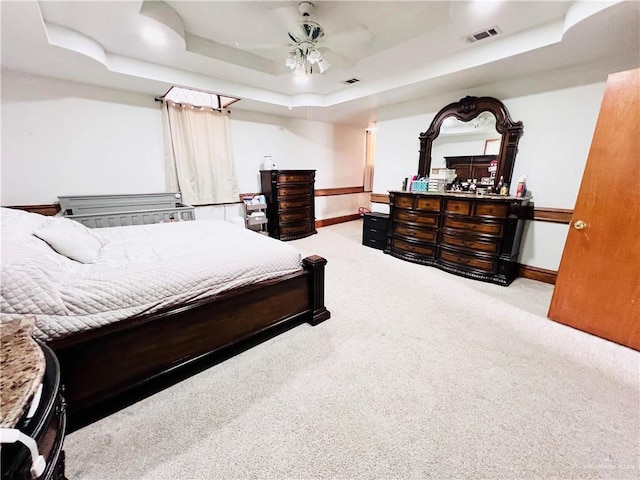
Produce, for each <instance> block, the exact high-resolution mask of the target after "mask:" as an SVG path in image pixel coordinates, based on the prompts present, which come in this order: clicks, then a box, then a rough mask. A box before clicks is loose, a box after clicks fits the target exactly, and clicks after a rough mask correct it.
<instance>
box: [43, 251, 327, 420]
mask: <svg viewBox="0 0 640 480" xmlns="http://www.w3.org/2000/svg"><path fill="white" fill-rule="evenodd" d="M326 263H327V261H326V260H325V259H324V258H322V257H319V256H317V255H313V256H310V257H307V258H305V259H304V260H303V270H301V271H299V272H295V273H293V274H289V275H286V276H283V277H280V278H278V279H273V280H268V281H266V282H261V283H259V284H255V285H249V286H247V287H242V288H239V289H236V290H232V291H229V292H225V293H223V294H220V295H218V296H217V297H215V298H213V299H207V300H201V301H197V302H192V303H189V304H185V305H181V306H178V307H174V308H172V309H168V310H165V311H161V312H157V313H154V314H152V315H143V316H139V317H133V318H129V319H127V320H123V321H120V322H116V323H114V324H110V325H106V326H104V327H100V328H98V329H96V330H93V331H88V332H82V333H79V334H76V335H72V336H68V337H63V338H61V339H55V340H52V341H51V342H49V345H50V346H51V348H52V349H53V350H54V351H55V353H56V355H57V357H58V360H59V361H60V366H61V375H62V381H63V383H64V386H65V397H66V400H67V404H68V412H69V413H68V415H69V423H70V427H71V429H77V428H79V427H80V426H83V425H85V424H87V423H90V422H91V421H93V420H95V419H97V418H101V417H102V416H104V413H105V412H106V413H109V412H112V411H114V408H113V405H115V404H117V405H118V407H119V408H121V407H123V406H126V404H127V403H132V402H133V401H135V398H134V399H132V400H131V401H127V402H125V404H121V402H120V401H118V399H122V398H124V397H128V396H130V395H131V393H132V392H133V391H141V392H142V393H141V394H140V397H141V398H143V397H144V396H146V395H148V393H147V394H146V395H145V394H144V388H143V387H144V386H145V385H149V386H151V384H153V383H158V381H160V380H161V379H162V377H166V376H169V374H171V376H175V375H176V374H178V377H179V376H180V372H181V371H182V372H185V373H183V374H182V375H183V376H182V378H186V376H188V375H189V374H190V373H189V372H188V370H189V369H188V368H187V366H188V365H192V364H194V363H196V362H197V363H199V364H203V363H204V364H207V361H208V359H212V360H213V362H215V358H214V357H215V355H214V354H220V353H222V352H224V351H230V350H232V348H231V347H233V346H235V347H240V348H241V347H242V345H243V344H244V345H246V344H249V343H250V339H253V340H254V343H255V341H256V339H259V338H261V337H264V338H265V339H266V338H268V336H266V334H268V333H269V332H277V331H278V330H279V329H278V328H277V327H278V326H281V327H284V326H287V327H289V326H294V325H297V324H299V323H303V322H308V323H310V324H312V325H317V324H318V323H320V322H322V321H324V320H326V319H328V318H329V317H330V313H329V311H328V310H327V309H326V307H325V305H324V269H325V265H326ZM245 348H246V347H245ZM218 356H219V355H218ZM209 364H212V362H211V363H209ZM154 388H155V390H156V391H157V387H152V388H151V390H153V389H154ZM138 399H139V398H138Z"/></svg>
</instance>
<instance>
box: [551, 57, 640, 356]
mask: <svg viewBox="0 0 640 480" xmlns="http://www.w3.org/2000/svg"><path fill="white" fill-rule="evenodd" d="M639 117H640V69H636V70H632V71H628V72H621V73H616V74H612V75H610V76H609V79H608V80H607V85H606V88H605V92H604V98H603V100H602V105H601V106H600V114H599V116H598V122H597V124H596V129H595V132H594V135H593V140H592V143H591V149H590V150H589V156H588V158H587V164H586V167H585V171H584V175H583V177H582V184H581V185H580V191H579V192H578V198H577V200H576V206H575V209H574V212H573V217H572V222H571V225H570V228H569V234H568V236H567V242H566V244H565V248H564V252H563V254H562V260H561V262H560V269H559V271H558V278H557V281H556V286H555V290H554V292H553V298H552V299H551V306H550V308H549V318H551V319H552V320H556V321H558V322H561V323H564V324H566V325H570V326H572V327H575V328H578V329H580V330H584V331H585V332H589V333H592V334H594V335H597V336H599V337H602V338H606V339H608V340H611V341H614V342H617V343H620V344H623V345H626V346H628V347H631V348H634V349H636V350H640V240H639V239H640V166H639V165H640V120H639ZM580 222H582V223H580Z"/></svg>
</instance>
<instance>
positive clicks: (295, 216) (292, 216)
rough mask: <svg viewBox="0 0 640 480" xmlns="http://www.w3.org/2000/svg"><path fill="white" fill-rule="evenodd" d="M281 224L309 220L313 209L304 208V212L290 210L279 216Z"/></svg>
mask: <svg viewBox="0 0 640 480" xmlns="http://www.w3.org/2000/svg"><path fill="white" fill-rule="evenodd" d="M278 218H279V219H280V222H283V223H284V222H294V221H296V220H308V219H310V218H311V209H310V208H304V209H302V210H289V211H286V212H280V213H279V214H278Z"/></svg>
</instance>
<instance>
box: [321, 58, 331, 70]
mask: <svg viewBox="0 0 640 480" xmlns="http://www.w3.org/2000/svg"><path fill="white" fill-rule="evenodd" d="M329 67H331V64H330V63H329V62H327V61H326V60H325V59H324V58H322V59H321V60H320V61H319V62H318V68H320V73H321V74H322V73H324V72H326V71H327V69H329Z"/></svg>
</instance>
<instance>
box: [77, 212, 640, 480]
mask: <svg viewBox="0 0 640 480" xmlns="http://www.w3.org/2000/svg"><path fill="white" fill-rule="evenodd" d="M361 228H362V224H361V222H359V221H356V222H351V223H348V224H341V225H335V226H332V227H326V228H322V229H320V231H319V234H318V235H314V236H312V237H309V238H306V239H302V240H298V241H295V242H293V244H295V245H296V246H297V247H298V248H300V250H301V251H302V252H303V253H304V254H314V253H315V254H320V255H323V256H325V257H326V258H327V259H328V260H329V264H328V265H327V292H326V304H327V307H328V308H329V309H330V310H331V313H332V318H331V319H330V320H328V321H326V322H324V323H322V324H320V325H319V326H317V327H311V326H309V325H302V326H299V327H296V328H294V329H292V330H290V331H288V332H286V333H284V334H282V335H280V336H278V337H276V338H274V339H272V340H269V341H267V342H265V343H263V344H261V345H259V346H257V347H255V348H253V349H251V350H248V351H247V352H245V353H243V354H241V355H238V356H236V357H234V358H232V359H230V360H228V361H226V362H223V363H221V364H219V365H217V366H215V367H212V368H210V369H208V370H206V371H204V372H202V373H200V374H198V375H196V376H194V377H191V378H189V379H187V380H185V381H183V382H181V383H179V384H177V385H175V386H173V387H171V388H168V389H167V390H164V391H162V392H160V393H158V394H156V395H154V396H152V397H149V398H147V399H145V400H143V401H141V402H139V403H137V404H135V405H133V406H131V407H129V408H127V409H125V410H122V411H120V412H118V413H116V414H114V415H112V416H110V417H107V418H105V419H103V420H101V421H99V422H96V423H94V424H92V425H89V426H88V427H85V428H83V429H81V430H79V431H77V432H75V433H73V434H71V435H69V436H68V437H67V440H66V446H65V450H66V452H67V476H68V477H69V479H71V480H82V479H212V478H221V479H231V478H256V479H284V478H301V479H302V478H350V479H351V478H353V479H369V478H381V479H396V478H398V479H400V478H506V479H513V478H580V479H582V478H604V479H618V478H636V479H637V478H638V476H639V466H638V454H639V447H640V438H639V437H640V419H639V417H640V388H639V385H638V379H639V377H638V375H639V371H640V356H639V354H638V353H637V352H634V351H632V350H630V349H627V348H624V347H621V346H619V345H615V344H613V343H610V342H607V341H604V340H602V339H599V338H596V337H593V336H590V335H587V334H585V333H582V332H579V331H576V330H573V329H571V328H568V327H565V326H563V325H559V324H556V323H554V322H552V321H550V320H548V319H546V318H545V314H546V311H547V308H548V305H549V301H550V298H551V294H552V287H551V286H549V285H545V284H541V283H538V282H534V281H531V280H526V279H518V280H516V281H515V282H514V283H513V284H512V286H510V287H508V288H505V287H500V286H494V285H488V284H483V283H479V282H475V281H471V280H466V279H461V278H459V277H456V276H453V275H450V274H447V273H444V272H440V271H439V270H436V269H434V268H429V267H424V266H420V265H413V264H410V263H407V262H403V261H401V260H398V259H395V258H392V257H390V256H388V255H384V254H383V253H382V252H380V251H379V250H373V249H370V248H367V247H364V246H362V245H360V242H361Z"/></svg>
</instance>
